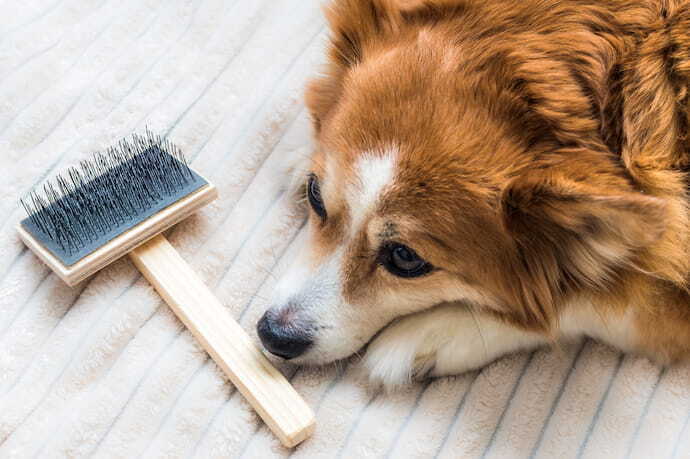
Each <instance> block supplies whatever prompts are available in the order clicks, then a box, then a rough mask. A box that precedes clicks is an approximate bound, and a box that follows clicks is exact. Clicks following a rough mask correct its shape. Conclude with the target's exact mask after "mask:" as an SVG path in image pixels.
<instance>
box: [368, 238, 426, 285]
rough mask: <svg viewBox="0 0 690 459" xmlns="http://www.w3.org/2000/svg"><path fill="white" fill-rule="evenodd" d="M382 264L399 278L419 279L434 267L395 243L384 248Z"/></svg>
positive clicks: (409, 249) (408, 249)
mask: <svg viewBox="0 0 690 459" xmlns="http://www.w3.org/2000/svg"><path fill="white" fill-rule="evenodd" d="M382 252H383V253H382V255H383V257H382V258H383V259H382V262H381V264H382V265H383V266H384V267H385V268H386V269H387V270H388V271H389V272H390V273H391V274H395V275H396V276H399V277H419V276H423V275H424V274H427V273H428V272H430V271H431V270H432V269H433V268H434V267H433V266H432V265H431V264H430V263H429V262H427V261H426V260H424V259H422V258H421V257H420V256H419V255H417V253H416V252H415V251H414V250H412V249H411V248H409V247H407V246H406V245H403V244H398V243H393V244H389V245H386V246H384V247H383V249H382Z"/></svg>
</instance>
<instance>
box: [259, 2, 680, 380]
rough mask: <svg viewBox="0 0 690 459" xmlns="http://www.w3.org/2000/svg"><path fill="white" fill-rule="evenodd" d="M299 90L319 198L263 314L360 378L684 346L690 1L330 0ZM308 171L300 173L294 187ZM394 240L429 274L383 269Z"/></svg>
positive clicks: (670, 355)
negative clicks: (320, 64) (316, 62)
mask: <svg viewBox="0 0 690 459" xmlns="http://www.w3.org/2000/svg"><path fill="white" fill-rule="evenodd" d="M327 16H328V19H329V22H330V26H331V31H332V39H331V44H330V52H329V57H328V58H329V60H328V66H327V69H326V72H325V74H324V75H323V76H322V77H320V78H318V79H316V80H315V81H313V82H312V83H311V84H310V86H309V87H308V90H307V94H306V100H307V104H308V107H309V109H310V111H311V114H312V116H313V120H314V128H315V136H316V141H317V148H316V150H315V152H314V153H313V156H312V157H311V158H310V161H309V162H308V164H306V166H305V169H304V170H303V171H302V173H303V175H301V177H306V172H311V173H313V174H314V175H315V176H317V177H318V179H319V182H320V185H321V195H322V197H323V202H324V204H325V207H326V209H327V212H328V216H327V218H325V219H321V218H319V217H318V216H317V215H316V214H314V213H313V212H312V215H311V216H310V223H309V237H308V241H307V246H306V247H305V248H304V249H303V253H302V256H301V258H300V260H297V261H296V263H295V266H293V267H292V268H291V270H290V272H288V274H287V275H286V277H285V278H284V280H283V281H282V282H281V283H280V285H279V287H278V290H277V292H276V299H275V306H274V307H273V308H271V309H270V310H269V311H268V313H267V314H268V315H270V316H271V317H273V318H274V319H276V320H278V322H279V323H280V324H282V326H285V327H288V328H290V330H291V331H292V332H294V333H296V334H300V333H301V334H306V335H308V336H309V337H310V339H311V340H313V344H312V345H311V346H310V347H309V349H308V350H307V351H306V352H305V353H304V354H303V355H301V356H299V357H298V358H296V359H295V360H296V361H297V362H301V363H323V362H327V361H331V360H334V359H339V358H343V357H346V356H347V355H349V354H352V353H354V352H356V351H357V350H358V349H359V348H360V347H362V346H363V345H364V344H366V343H367V342H368V341H369V340H370V339H371V338H372V336H374V335H375V334H376V333H378V332H379V331H380V330H382V331H380V333H378V335H377V336H376V337H375V339H374V340H373V341H372V342H371V344H370V345H369V348H368V351H367V355H366V356H365V364H366V367H367V368H368V369H369V370H370V372H371V374H372V376H373V377H374V378H375V379H379V380H382V381H383V382H385V383H390V384H394V383H398V382H402V381H404V380H405V379H406V378H407V377H409V376H410V375H423V374H428V373H430V374H434V375H443V374H452V373H457V372H461V371H464V370H467V369H470V368H476V367H478V366H481V365H483V364H485V363H487V362H488V361H490V360H492V359H494V358H496V357H497V356H499V355H501V354H504V353H506V352H511V351H514V350H516V349H520V348H530V347H534V346H537V345H540V344H542V343H549V342H553V341H554V340H556V339H558V338H560V337H564V336H565V337H572V336H581V335H588V336H593V337H595V338H599V339H602V340H604V341H606V342H609V343H611V344H613V345H615V346H618V347H619V348H621V349H623V350H626V351H633V352H639V353H643V354H646V355H648V356H650V357H652V358H654V359H656V360H657V361H659V362H662V363H671V362H673V361H675V360H678V359H683V358H687V357H689V356H690V296H689V294H688V275H689V273H690V253H689V252H688V250H689V249H688V218H689V214H688V195H687V189H688V183H689V182H688V177H689V176H688V172H689V167H690V137H689V132H688V130H689V126H690V102H689V101H690V94H689V92H688V90H689V89H690V1H688V0H659V1H653V0H564V1H556V0H522V1H511V0H491V1H484V0H464V1H463V0H427V1H423V2H421V1H419V2H417V1H402V0H401V1H397V2H396V1H393V0H335V1H334V2H333V3H332V4H331V5H330V7H329V8H328V10H327ZM303 180H304V179H303ZM388 241H396V242H400V243H404V244H405V245H407V246H409V247H411V248H413V249H414V250H415V251H416V252H417V253H418V254H419V255H420V256H422V257H423V258H424V259H426V260H427V261H429V262H430V263H431V264H432V265H433V266H434V267H435V268H436V269H435V270H434V271H432V272H431V273H429V274H426V275H424V276H420V277H416V278H410V279H405V278H398V277H395V276H393V275H392V274H390V273H388V272H387V271H386V270H385V269H383V268H382V267H381V265H380V262H379V257H378V256H377V254H378V253H379V251H380V247H382V245H383V244H385V243H387V242H388Z"/></svg>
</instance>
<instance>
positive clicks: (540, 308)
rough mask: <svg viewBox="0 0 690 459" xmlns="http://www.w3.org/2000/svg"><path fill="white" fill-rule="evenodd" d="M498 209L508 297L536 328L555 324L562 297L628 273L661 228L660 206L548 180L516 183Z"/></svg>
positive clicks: (651, 200) (655, 201) (644, 199)
mask: <svg viewBox="0 0 690 459" xmlns="http://www.w3.org/2000/svg"><path fill="white" fill-rule="evenodd" d="M501 205H502V209H501V212H502V218H503V222H504V225H505V227H506V229H507V230H508V233H509V235H510V238H511V239H512V240H513V246H514V251H515V253H514V254H513V255H512V260H511V262H510V264H511V265H512V269H509V270H508V271H509V272H510V273H511V276H510V278H511V279H512V284H511V285H508V282H506V285H507V287H506V288H507V289H508V295H507V296H508V297H509V300H510V301H513V302H515V303H516V305H517V306H518V307H520V314H521V315H522V316H523V317H522V319H523V320H525V321H526V322H527V323H531V324H532V325H534V326H537V327H538V328H542V329H548V327H549V325H550V324H552V323H554V321H556V320H557V315H558V314H557V310H558V307H559V303H560V301H561V300H562V299H563V297H564V295H567V294H568V293H572V292H576V291H578V290H579V289H580V288H582V287H593V288H603V287H605V286H606V284H607V283H608V282H609V281H611V280H612V279H613V278H614V277H615V276H616V275H618V274H619V273H620V272H621V270H623V269H628V268H633V269H634V268H635V267H636V266H635V263H636V255H638V254H639V252H640V251H641V250H643V249H645V248H646V247H649V246H650V245H651V244H653V243H655V242H656V241H658V240H659V239H660V238H661V236H662V234H663V233H664V230H665V228H666V223H665V215H666V205H665V202H664V201H663V200H661V199H658V198H653V197H648V196H644V195H641V194H634V193H618V194H606V193H605V192H601V191H595V190H592V189H588V188H586V187H585V186H583V185H581V184H579V183H575V182H570V181H567V180H563V179H555V178H553V177H550V178H518V179H517V180H516V181H514V182H513V183H512V184H510V185H509V186H508V187H507V189H505V190H504V192H503V195H502V200H501ZM508 271H507V272H508ZM515 278H517V279H519V281H518V282H517V283H515Z"/></svg>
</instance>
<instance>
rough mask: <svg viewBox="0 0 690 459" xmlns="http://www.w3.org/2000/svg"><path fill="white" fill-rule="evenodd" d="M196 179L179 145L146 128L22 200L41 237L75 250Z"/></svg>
mask: <svg viewBox="0 0 690 459" xmlns="http://www.w3.org/2000/svg"><path fill="white" fill-rule="evenodd" d="M197 179H198V176H197V175H196V174H194V172H193V171H192V170H191V169H190V168H189V165H188V164H187V161H186V159H185V157H184V155H183V154H182V152H181V151H180V149H179V148H177V147H176V146H175V145H174V144H173V143H172V142H170V141H169V140H167V139H164V138H161V137H160V136H159V135H156V134H153V133H152V132H151V131H149V130H148V129H147V130H146V132H145V133H144V134H143V135H140V134H133V135H132V136H131V137H130V138H128V139H123V140H121V141H120V142H118V143H117V145H115V146H114V147H110V148H108V149H107V150H105V151H102V152H97V153H95V154H94V155H93V156H92V157H91V158H90V159H88V160H85V161H81V162H80V163H79V165H78V166H74V167H71V168H69V169H68V170H67V171H66V172H65V173H63V174H61V175H58V176H56V177H55V178H53V179H52V180H49V181H47V182H46V183H45V184H44V185H43V186H42V187H41V188H40V189H37V190H34V191H32V192H31V193H29V195H28V196H26V197H25V198H23V199H21V205H22V206H23V207H24V209H25V210H26V213H27V215H28V218H27V220H28V221H29V222H30V223H31V224H32V225H33V226H34V227H35V228H36V229H38V230H39V231H40V232H42V233H43V236H44V237H43V239H46V238H47V239H49V240H50V241H52V242H53V243H54V245H55V246H56V247H57V248H59V249H61V250H62V251H63V252H64V253H66V254H67V255H73V254H75V253H77V252H79V251H82V250H83V249H84V248H85V247H87V246H89V245H90V244H93V243H94V242H96V241H99V240H102V239H103V237H104V236H106V235H108V234H110V233H112V232H113V231H115V230H117V229H120V228H122V227H123V225H125V224H127V222H131V221H133V220H136V219H141V217H142V214H144V213H145V212H146V211H147V210H148V209H151V208H152V207H154V206H155V205H156V204H157V203H160V202H161V201H163V200H165V199H166V198H169V197H171V196H174V195H175V194H176V193H179V192H180V191H181V190H183V189H185V188H187V187H188V185H189V184H190V183H191V182H194V181H196V180H197Z"/></svg>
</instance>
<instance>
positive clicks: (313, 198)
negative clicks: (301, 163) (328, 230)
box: [307, 174, 326, 220]
mask: <svg viewBox="0 0 690 459" xmlns="http://www.w3.org/2000/svg"><path fill="white" fill-rule="evenodd" d="M307 198H308V199H309V205H311V208H312V209H314V212H316V215H318V216H319V217H321V218H322V219H324V220H325V219H326V207H325V206H324V204H323V198H321V188H320V187H319V179H317V178H316V175H314V174H311V175H309V181H308V182H307Z"/></svg>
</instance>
